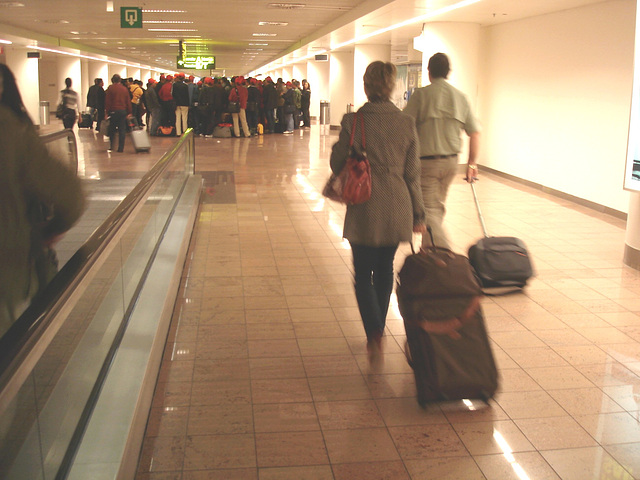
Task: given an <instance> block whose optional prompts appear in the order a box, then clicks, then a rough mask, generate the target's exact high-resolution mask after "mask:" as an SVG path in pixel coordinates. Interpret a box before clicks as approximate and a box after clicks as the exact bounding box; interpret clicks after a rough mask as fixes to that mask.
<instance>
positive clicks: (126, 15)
mask: <svg viewBox="0 0 640 480" xmlns="http://www.w3.org/2000/svg"><path fill="white" fill-rule="evenodd" d="M120 28H142V9H141V8H138V7H120Z"/></svg>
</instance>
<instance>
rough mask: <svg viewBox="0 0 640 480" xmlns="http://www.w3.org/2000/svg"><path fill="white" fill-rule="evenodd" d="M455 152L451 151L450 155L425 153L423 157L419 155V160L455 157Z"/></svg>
mask: <svg viewBox="0 0 640 480" xmlns="http://www.w3.org/2000/svg"><path fill="white" fill-rule="evenodd" d="M457 156H458V154H457V153H452V154H450V155H425V156H424V157H420V160H441V159H444V158H451V157H457Z"/></svg>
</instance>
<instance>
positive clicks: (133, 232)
mask: <svg viewBox="0 0 640 480" xmlns="http://www.w3.org/2000/svg"><path fill="white" fill-rule="evenodd" d="M193 138H194V137H193V133H192V131H191V130H188V131H187V133H185V134H184V135H183V137H182V138H181V139H180V140H179V142H178V143H177V144H176V146H175V147H174V149H173V150H172V151H170V152H168V153H167V154H165V155H164V156H163V157H162V158H161V159H160V160H159V161H158V163H157V164H156V165H155V166H154V167H153V169H152V170H151V171H150V172H149V173H148V174H147V175H146V176H145V177H144V178H143V179H142V180H141V181H140V183H139V184H138V186H136V188H135V189H134V190H133V191H132V192H131V193H130V194H129V195H128V196H127V197H126V198H125V199H124V200H123V202H122V203H121V204H120V206H119V207H118V208H117V209H116V210H115V211H114V212H113V213H112V214H111V215H110V216H109V218H107V220H106V221H105V222H104V224H103V225H102V226H101V227H100V228H99V229H98V230H96V232H95V233H94V234H93V235H92V236H91V237H90V238H89V240H87V242H86V243H85V244H84V245H83V247H81V248H80V250H78V252H77V253H76V254H75V255H74V256H73V257H72V258H71V259H70V260H69V262H67V264H65V266H64V267H63V268H62V270H61V271H60V272H59V273H58V275H57V276H56V277H55V278H54V280H53V281H52V282H51V284H50V285H49V286H48V287H47V289H46V291H45V294H44V295H43V297H42V298H40V299H39V300H37V301H34V303H33V304H32V305H31V306H30V307H29V308H28V309H27V311H26V312H25V313H24V314H23V315H22V316H21V317H20V318H19V319H18V321H16V323H15V324H14V326H13V327H11V329H10V330H9V332H7V335H5V336H4V337H3V338H2V339H0V478H3V479H21V480H22V479H26V478H28V479H42V480H48V479H54V478H65V477H66V474H67V471H68V469H69V467H70V465H71V463H72V460H73V457H74V455H75V452H76V450H77V448H78V445H79V443H80V441H81V439H82V435H83V432H84V427H85V426H86V422H87V421H88V419H89V418H90V416H91V411H92V408H93V405H95V402H96V401H97V398H98V395H99V393H100V388H101V384H102V381H103V380H104V377H105V376H106V373H107V371H108V369H109V365H110V362H111V360H112V359H113V356H114V355H115V352H116V351H117V348H118V344H119V341H120V340H121V338H122V335H123V334H124V331H125V330H126V327H127V321H128V314H129V313H130V312H131V310H132V308H133V305H134V304H135V302H136V295H137V293H138V291H139V289H140V288H141V285H142V284H143V283H144V280H145V275H146V272H147V271H148V268H149V265H150V263H151V262H152V261H153V257H154V254H155V250H156V248H157V245H158V243H159V241H160V240H161V239H162V236H163V232H164V230H165V228H166V226H167V225H168V222H169V221H170V219H171V216H172V213H173V210H174V207H175V205H176V203H177V201H178V200H179V198H180V195H181V192H182V189H183V188H184V185H185V182H186V181H187V180H188V178H189V176H190V175H192V174H193V171H194V156H195V153H194V147H193V145H194V142H193Z"/></svg>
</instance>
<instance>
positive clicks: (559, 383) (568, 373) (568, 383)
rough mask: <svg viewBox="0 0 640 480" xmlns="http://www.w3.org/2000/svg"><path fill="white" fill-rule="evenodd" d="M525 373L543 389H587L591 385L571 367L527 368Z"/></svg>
mask: <svg viewBox="0 0 640 480" xmlns="http://www.w3.org/2000/svg"><path fill="white" fill-rule="evenodd" d="M526 371H527V373H528V374H529V375H530V376H531V377H532V378H533V379H534V380H535V381H536V382H537V383H538V385H540V386H541V387H542V388H543V389H545V390H548V389H558V388H587V387H592V386H593V383H592V382H591V381H589V379H588V378H587V377H585V376H584V375H582V374H581V373H580V372H579V371H578V370H576V369H575V368H574V367H572V366H567V367H536V368H527V370H526Z"/></svg>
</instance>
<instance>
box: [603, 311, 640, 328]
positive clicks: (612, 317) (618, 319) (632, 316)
mask: <svg viewBox="0 0 640 480" xmlns="http://www.w3.org/2000/svg"><path fill="white" fill-rule="evenodd" d="M597 315H598V317H600V318H602V319H603V320H604V321H605V322H607V323H608V324H610V325H613V326H614V327H623V326H636V325H640V315H639V314H638V313H636V312H628V311H625V312H612V313H609V312H607V313H598V314H597Z"/></svg>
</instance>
